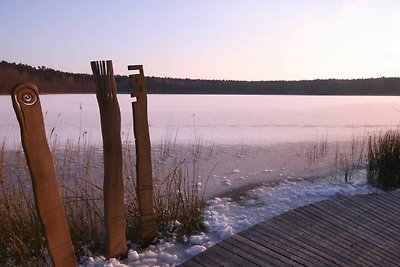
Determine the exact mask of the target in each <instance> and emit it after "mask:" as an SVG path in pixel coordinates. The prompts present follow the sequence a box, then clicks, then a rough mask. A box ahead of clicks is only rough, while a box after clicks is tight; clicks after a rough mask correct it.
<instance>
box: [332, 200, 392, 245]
mask: <svg viewBox="0 0 400 267" xmlns="http://www.w3.org/2000/svg"><path fill="white" fill-rule="evenodd" d="M373 203H374V202H372V201H370V202H368V203H366V202H365V201H347V202H344V203H342V202H335V205H337V206H340V207H341V208H342V209H343V210H346V211H348V212H352V213H354V214H358V215H362V216H363V217H362V220H363V221H364V222H366V223H367V224H368V225H371V226H372V227H373V229H376V230H377V231H378V232H379V233H381V234H382V235H383V236H384V237H385V241H392V240H388V239H387V238H389V239H392V238H393V242H396V243H398V242H397V240H399V239H400V231H399V230H400V227H399V224H398V222H397V221H395V220H394V215H393V214H391V215H389V214H387V213H382V212H381V211H382V209H379V208H378V207H375V206H373V205H372V204H373ZM368 204H370V205H368ZM396 229H397V230H396Z"/></svg>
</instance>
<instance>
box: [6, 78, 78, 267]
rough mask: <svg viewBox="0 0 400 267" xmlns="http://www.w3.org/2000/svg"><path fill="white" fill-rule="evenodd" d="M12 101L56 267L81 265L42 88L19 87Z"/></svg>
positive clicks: (35, 195)
mask: <svg viewBox="0 0 400 267" xmlns="http://www.w3.org/2000/svg"><path fill="white" fill-rule="evenodd" d="M11 98H12V103H13V107H14V111H15V114H16V116H17V119H18V122H19V125H20V128H21V140H22V146H23V149H24V152H25V157H26V161H27V164H28V168H29V172H30V174H31V177H32V185H33V193H34V198H35V205H36V210H37V212H38V215H39V219H40V222H41V223H42V226H43V230H44V234H45V237H46V242H47V247H48V250H49V253H50V256H51V260H52V262H53V266H56V267H60V266H65V267H69V266H77V261H76V258H75V253H74V249H73V246H72V242H71V237H70V234H69V230H68V222H67V218H66V216H65V210H64V207H63V204H62V202H61V197H60V194H59V192H58V186H57V180H56V175H55V169H54V165H53V160H52V157H51V153H50V149H49V145H48V143H47V139H46V135H45V128H44V121H43V114H42V108H41V105H40V99H39V92H38V89H37V88H36V86H35V85H34V84H31V83H22V84H19V85H17V86H16V87H14V88H13V90H12V92H11Z"/></svg>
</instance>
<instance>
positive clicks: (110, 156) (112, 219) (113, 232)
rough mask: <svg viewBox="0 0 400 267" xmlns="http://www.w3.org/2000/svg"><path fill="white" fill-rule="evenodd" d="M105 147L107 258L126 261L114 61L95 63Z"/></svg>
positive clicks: (94, 72) (104, 184)
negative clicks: (124, 258) (124, 259)
mask: <svg viewBox="0 0 400 267" xmlns="http://www.w3.org/2000/svg"><path fill="white" fill-rule="evenodd" d="M91 67H92V71H93V74H94V77H95V80H96V96H97V101H98V103H99V109H100V119H101V132H102V135H103V147H104V183H103V192H104V214H105V221H106V232H107V257H109V258H121V257H122V258H123V257H126V255H127V252H128V247H127V242H126V234H125V233H126V216H125V205H124V184H123V180H122V145H121V113H120V109H119V105H118V100H117V92H116V91H117V90H116V85H115V78H114V73H113V66H112V61H111V60H108V61H97V62H96V61H92V62H91Z"/></svg>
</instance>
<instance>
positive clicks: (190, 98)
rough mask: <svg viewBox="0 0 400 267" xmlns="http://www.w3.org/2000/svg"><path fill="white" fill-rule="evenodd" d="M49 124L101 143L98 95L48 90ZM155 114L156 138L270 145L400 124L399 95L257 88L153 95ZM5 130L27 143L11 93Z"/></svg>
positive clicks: (127, 119)
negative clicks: (275, 92) (263, 91)
mask: <svg viewBox="0 0 400 267" xmlns="http://www.w3.org/2000/svg"><path fill="white" fill-rule="evenodd" d="M40 98H41V103H42V109H43V113H44V117H45V124H46V128H47V131H48V132H49V133H50V132H51V131H52V129H53V128H54V129H55V133H57V134H58V137H59V139H60V140H61V141H63V140H64V141H65V140H67V139H77V138H78V136H79V134H82V133H83V132H87V133H88V134H90V136H91V141H92V142H93V143H97V144H101V131H100V117H99V110H98V106H97V101H96V97H95V95H90V94H87V95H82V94H77V95H42V96H41V97H40ZM118 99H119V105H120V109H121V114H122V115H121V117H122V138H123V140H124V139H129V138H132V110H131V98H130V96H129V95H127V94H126V95H118ZM148 104H149V106H148V114H149V124H150V135H151V141H152V142H153V143H159V142H161V141H162V140H165V139H168V138H169V139H175V137H176V138H177V141H178V142H181V143H185V142H186V143H187V142H194V141H195V140H196V139H197V140H198V139H202V140H212V141H213V142H215V143H216V144H248V145H260V144H262V145H266V144H273V143H279V142H298V141H309V140H314V139H315V138H316V136H321V135H327V136H329V138H330V139H332V140H343V139H349V138H350V137H351V136H352V135H361V134H365V133H366V132H371V131H380V130H384V129H388V128H392V127H398V125H399V117H400V116H399V115H400V114H399V111H400V97H397V96H263V95H261V96H254V95H248V96H244V95H149V96H148ZM0 106H1V110H0V117H1V118H2V122H1V129H0V137H3V138H6V139H7V142H8V143H14V144H15V143H17V144H18V143H19V130H18V124H17V120H16V117H15V115H14V111H13V110H12V105H11V99H10V97H9V96H1V97H0Z"/></svg>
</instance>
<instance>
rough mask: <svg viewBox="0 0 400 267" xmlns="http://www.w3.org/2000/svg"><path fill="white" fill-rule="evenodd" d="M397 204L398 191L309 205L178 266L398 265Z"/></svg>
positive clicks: (399, 211)
mask: <svg viewBox="0 0 400 267" xmlns="http://www.w3.org/2000/svg"><path fill="white" fill-rule="evenodd" d="M399 206H400V192H399V191H398V192H392V193H380V194H368V195H355V196H341V197H336V198H332V199H328V200H324V201H321V202H317V203H313V204H310V205H307V206H304V207H300V208H297V209H294V210H291V211H288V212H285V213H283V214H281V215H279V216H276V217H274V218H271V219H269V220H266V221H265V222H263V223H260V224H258V225H255V226H253V227H251V228H249V229H247V230H245V231H243V232H240V233H238V234H237V235H234V236H232V237H230V238H228V239H226V240H224V241H222V242H220V243H218V244H216V245H215V246H213V247H211V248H209V249H207V250H206V251H204V252H203V253H201V254H199V255H197V256H195V257H193V258H192V259H190V260H188V261H186V262H184V263H182V266H215V265H218V264H220V265H223V266H233V265H236V264H238V263H240V265H242V266H250V265H254V264H255V265H257V266H371V267H372V266H400V209H399ZM221 248H224V249H226V250H229V251H231V252H232V253H234V254H235V255H236V256H235V257H233V256H229V254H225V253H221ZM237 257H240V259H238V258H237Z"/></svg>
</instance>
